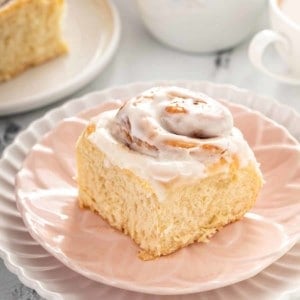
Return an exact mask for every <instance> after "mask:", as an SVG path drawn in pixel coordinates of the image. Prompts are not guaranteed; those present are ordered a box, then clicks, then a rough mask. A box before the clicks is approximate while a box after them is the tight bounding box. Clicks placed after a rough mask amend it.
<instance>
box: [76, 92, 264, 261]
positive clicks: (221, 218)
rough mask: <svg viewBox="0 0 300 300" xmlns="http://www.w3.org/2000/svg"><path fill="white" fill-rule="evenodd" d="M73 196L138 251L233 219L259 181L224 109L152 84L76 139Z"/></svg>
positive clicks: (200, 234) (194, 237)
mask: <svg viewBox="0 0 300 300" xmlns="http://www.w3.org/2000/svg"><path fill="white" fill-rule="evenodd" d="M77 162H78V183H79V193H80V197H79V203H80V205H81V206H82V207H89V208H90V209H92V210H94V211H97V212H98V213H99V214H100V215H101V216H102V217H103V218H105V219H106V220H108V222H109V224H111V225H112V226H113V227H115V228H117V229H119V230H122V231H124V232H125V233H127V234H129V235H130V236H131V237H132V239H133V240H134V241H135V242H136V243H137V244H138V245H139V246H140V247H141V249H143V251H144V252H142V255H141V256H142V258H143V259H149V258H153V257H157V256H160V255H166V254H169V253H171V252H173V251H175V250H177V249H179V248H181V247H183V246H185V245H188V244H190V243H193V242H194V241H206V240H207V239H208V238H209V237H210V236H211V235H212V234H213V233H215V232H216V231H217V230H218V229H219V228H221V227H222V226H224V225H226V224H228V223H230V222H232V221H234V220H238V219H240V218H241V217H242V216H243V215H244V214H245V212H246V211H247V210H249V209H250V208H251V206H252V205H253V203H254V201H255V199H256V197H257V194H258V192H259V190H260V187H261V184H262V177H261V173H260V170H259V166H258V164H257V162H256V159H255V157H254V154H253V152H252V150H251V149H250V147H249V146H248V144H247V142H246V141H245V139H244V138H243V135H242V133H241V132H240V131H239V129H237V128H236V127H234V124H233V117H232V115H231V113H230V111H229V110H228V109H227V108H226V107H225V106H223V105H222V104H221V103H220V102H218V101H216V100H214V99H212V98H210V97H208V96H207V95H204V94H201V93H196V92H193V91H190V90H187V89H183V88H178V87H155V88H152V89H150V90H147V91H145V92H143V93H141V94H140V95H137V96H136V97H133V98H132V99H129V100H128V101H126V102H125V103H123V104H116V105H115V106H114V107H113V109H109V110H106V111H103V112H102V113H100V114H99V115H98V116H97V117H96V118H95V119H93V120H92V121H91V124H90V125H89V127H88V128H87V129H86V131H85V132H84V133H83V135H82V137H81V138H80V139H79V142H78V145H77Z"/></svg>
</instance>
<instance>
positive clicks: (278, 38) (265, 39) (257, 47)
mask: <svg viewBox="0 0 300 300" xmlns="http://www.w3.org/2000/svg"><path fill="white" fill-rule="evenodd" d="M273 43H280V44H281V45H282V46H283V47H284V48H285V49H286V50H288V49H289V47H290V45H289V41H288V40H287V38H285V37H284V36H283V35H281V34H279V33H277V32H275V31H273V30H269V29H266V30H263V31H261V32H259V33H257V34H256V35H255V36H254V38H253V39H252V41H251V43H250V46H249V51H248V54H249V58H250V60H251V62H252V63H253V65H254V66H255V67H257V68H258V69H259V70H261V71H262V72H264V73H265V74H267V75H269V76H271V77H272V78H275V79H277V80H279V81H282V82H285V83H289V84H293V85H298V84H300V78H295V77H294V78H293V77H289V76H285V75H281V74H276V73H274V72H272V71H270V70H269V69H268V68H267V67H266V66H265V65H264V64H263V61H262V59H263V55H264V52H265V50H266V48H267V47H268V46H269V45H271V44H273Z"/></svg>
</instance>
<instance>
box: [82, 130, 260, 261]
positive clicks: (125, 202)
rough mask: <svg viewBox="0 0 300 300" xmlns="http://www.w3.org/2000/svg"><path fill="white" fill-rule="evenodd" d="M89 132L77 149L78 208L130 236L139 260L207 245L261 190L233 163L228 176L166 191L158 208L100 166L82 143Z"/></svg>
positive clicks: (142, 191) (136, 182)
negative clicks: (95, 215)
mask: <svg viewBox="0 0 300 300" xmlns="http://www.w3.org/2000/svg"><path fill="white" fill-rule="evenodd" d="M90 129H91V128H88V129H87V130H86V131H85V133H83V135H82V136H81V137H80V139H79V140H78V143H77V167H78V186H79V205H80V207H87V208H89V209H90V210H92V211H95V212H97V213H98V214H99V215H100V216H101V217H102V218H103V219H105V220H106V221H107V222H108V223H109V224H110V225H111V226H112V227H114V228H116V229H118V230H120V231H122V232H124V233H125V234H127V235H129V236H130V237H131V238H132V239H133V240H134V241H135V242H136V243H137V244H138V245H139V247H140V249H141V251H140V252H139V257H140V258H141V259H143V260H151V259H154V258H156V257H159V256H162V255H168V254H170V253H173V252H174V251H176V250H178V249H180V248H182V247H185V246H187V245H190V244H192V243H194V242H207V241H208V240H209V239H210V238H211V237H212V236H213V235H214V234H215V233H216V232H217V231H218V230H220V229H221V228H222V227H224V226H225V225H227V224H229V223H231V222H234V221H236V220H239V219H241V218H242V217H243V215H244V214H245V213H246V212H247V211H248V210H250V209H251V207H252V206H253V204H254V202H255V200H256V198H257V194H258V192H259V190H260V188H261V185H262V182H261V177H260V175H259V174H257V171H256V168H255V167H254V166H253V165H251V164H250V165H249V166H247V167H245V168H239V164H237V163H236V162H235V161H234V160H233V163H232V164H231V165H230V171H229V172H228V173H221V174H220V173H219V174H217V175H213V176H210V177H207V178H205V179H202V180H199V181H198V182H195V183H192V184H188V183H185V184H184V185H167V186H166V189H167V197H166V199H165V201H163V202H159V201H158V199H157V196H156V194H155V192H154V190H153V189H152V187H151V185H150V184H149V183H148V182H147V181H145V180H143V179H141V178H139V177H138V176H136V175H135V174H134V173H133V172H131V171H129V170H124V169H120V168H119V167H117V166H112V165H109V166H107V165H106V164H105V160H106V156H105V155H104V154H103V153H102V152H101V151H100V150H99V149H98V148H97V147H96V146H94V145H93V144H92V143H91V142H90V141H89V140H88V139H87V137H88V135H89V134H90V133H91V130H90Z"/></svg>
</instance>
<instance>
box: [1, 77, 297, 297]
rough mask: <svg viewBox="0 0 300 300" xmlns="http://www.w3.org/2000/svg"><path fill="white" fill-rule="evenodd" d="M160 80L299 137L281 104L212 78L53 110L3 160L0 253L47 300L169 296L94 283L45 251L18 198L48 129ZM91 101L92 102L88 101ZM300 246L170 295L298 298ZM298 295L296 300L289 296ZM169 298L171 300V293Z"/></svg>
mask: <svg viewBox="0 0 300 300" xmlns="http://www.w3.org/2000/svg"><path fill="white" fill-rule="evenodd" d="M157 84H172V85H180V86H185V87H188V88H194V89H200V90H202V91H203V92H206V93H207V94H209V95H211V96H213V97H216V98H220V97H223V98H227V99H229V100H231V101H233V102H238V103H242V104H244V105H247V106H249V107H251V108H253V109H256V110H260V111H261V112H263V113H264V114H265V115H267V116H269V117H271V118H272V119H274V120H275V121H277V122H278V123H281V124H282V125H284V126H286V127H287V128H288V129H289V130H290V132H291V133H292V134H293V135H294V136H295V137H296V138H297V139H298V140H299V139H300V128H299V126H297V125H298V124H299V122H300V115H299V114H297V113H296V112H295V111H293V110H292V109H290V108H288V107H286V106H283V105H281V104H279V103H278V102H276V101H274V100H272V99H270V98H266V97H261V96H256V95H255V94H253V93H251V92H249V91H245V90H240V89H237V88H234V87H232V86H228V85H216V84H212V83H208V82H190V81H189V82H181V81H180V82H160V83H153V82H152V83H151V82H150V83H138V84H132V85H128V86H123V87H118V88H112V89H109V90H105V91H103V92H100V93H98V95H99V96H98V97H88V98H86V97H84V98H81V99H78V100H75V101H71V102H69V103H67V104H66V105H64V106H62V107H60V108H58V109H55V110H53V111H51V112H49V113H48V114H47V115H46V116H45V117H43V118H42V119H39V120H37V121H36V122H34V123H33V124H32V125H31V126H30V127H29V128H28V129H27V130H26V131H24V132H23V133H22V134H20V135H19V136H18V137H17V138H16V140H15V142H14V143H13V144H12V145H11V146H10V147H8V148H7V150H6V151H5V152H4V154H3V158H2V160H1V161H0V250H1V251H0V252H1V256H2V257H3V259H4V261H5V264H6V265H7V267H8V268H9V269H10V270H11V271H12V272H14V273H16V274H17V275H18V277H19V278H20V280H21V281H22V282H23V283H25V284H26V285H28V286H30V287H32V288H34V289H36V290H37V292H38V293H39V294H41V295H42V296H43V297H45V298H48V299H108V300H115V299H123V300H127V299H128V300H129V299H133V300H137V299H139V300H141V299H142V300H144V299H145V300H146V299H155V300H156V299H157V300H158V299H160V300H161V299H164V297H162V296H149V295H148V296H147V295H143V294H137V293H133V292H128V291H124V290H119V289H115V288H112V287H108V286H105V285H103V284H100V283H97V282H94V281H91V280H89V279H87V278H84V277H83V276H81V275H79V274H77V273H76V272H74V271H71V270H70V269H68V268H67V267H65V266H64V265H63V264H62V263H60V262H59V261H58V260H56V259H55V258H54V257H53V256H51V255H50V254H49V253H48V252H46V251H45V250H44V249H43V248H42V247H41V246H40V245H39V244H38V243H37V242H35V241H34V240H33V239H32V238H31V236H30V235H29V233H28V232H27V230H26V228H25V226H24V224H23V222H22V219H21V218H20V215H19V213H18V211H17V210H16V203H15V197H14V178H15V175H16V173H17V171H18V169H19V168H20V167H21V165H22V162H23V160H24V158H25V157H26V155H27V153H28V152H29V150H30V149H31V147H32V145H33V144H35V143H36V141H37V140H38V139H40V138H41V137H42V136H43V135H44V134H45V133H46V132H48V131H49V130H50V129H51V128H53V127H54V126H56V124H57V122H58V121H59V120H61V119H63V118H64V117H69V116H72V115H74V114H76V113H78V112H79V111H81V110H83V109H85V108H88V107H91V106H93V105H96V104H97V103H99V101H101V100H106V99H110V98H115V97H118V95H120V94H122V95H126V93H129V92H130V94H132V93H133V91H135V92H139V91H141V90H143V89H146V88H149V87H150V86H153V85H157ZM88 99H91V100H88ZM87 100H88V101H87ZM299 286H300V244H299V243H298V244H297V245H296V246H294V247H293V249H292V250H291V251H290V252H289V253H287V254H286V255H285V256H284V257H283V258H281V259H280V260H278V261H277V262H275V263H274V264H273V265H272V266H270V267H268V268H267V269H265V270H264V271H262V272H261V273H260V274H259V275H257V276H255V277H253V278H251V279H248V280H245V281H243V282H240V283H237V284H235V285H231V286H228V287H226V288H221V289H217V290H213V291H209V292H205V293H201V294H194V295H188V296H179V297H178V298H176V297H175V296H172V298H171V299H185V300H194V299H199V298H200V296H201V299H202V296H203V298H205V299H214V300H215V299H216V300H218V299H223V300H224V299H225V300H227V299H243V300H244V299H249V300H250V299H260V300H265V299H270V300H271V299H274V300H275V299H280V300H281V299H299V297H300V290H299ZM290 295H293V298H291V297H290ZM165 299H170V298H168V297H166V298H165Z"/></svg>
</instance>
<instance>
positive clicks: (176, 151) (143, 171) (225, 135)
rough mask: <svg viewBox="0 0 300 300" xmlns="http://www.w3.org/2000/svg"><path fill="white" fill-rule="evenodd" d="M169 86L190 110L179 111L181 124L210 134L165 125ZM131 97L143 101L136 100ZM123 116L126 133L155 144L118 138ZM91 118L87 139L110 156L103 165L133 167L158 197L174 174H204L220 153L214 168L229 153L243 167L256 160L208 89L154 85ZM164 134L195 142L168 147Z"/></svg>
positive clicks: (179, 176)
mask: <svg viewBox="0 0 300 300" xmlns="http://www.w3.org/2000/svg"><path fill="white" fill-rule="evenodd" d="M170 91H171V92H172V93H176V94H177V96H178V97H176V98H175V99H176V103H180V105H183V106H184V108H185V109H186V110H187V111H188V113H187V116H185V117H186V119H184V118H183V116H182V117H181V118H182V119H181V121H180V125H181V128H180V130H181V131H182V132H185V133H189V132H190V130H191V128H193V131H194V130H201V133H203V132H205V136H207V135H213V136H214V137H212V138H193V137H189V136H185V135H179V134H174V133H172V132H170V131H168V129H166V128H165V127H163V126H164V125H162V117H161V116H163V115H164V113H163V112H162V111H165V107H166V106H168V104H169V103H170V101H172V100H170V99H168V98H167V93H170ZM187 96H188V97H193V98H197V99H198V98H200V99H202V100H205V102H206V103H208V107H204V106H205V104H203V105H202V104H201V107H200V108H196V109H194V108H193V106H192V104H191V101H192V99H193V98H186V97H187ZM150 97H151V98H150ZM183 98H184V99H183ZM173 99H174V98H173ZM135 101H141V102H138V104H139V105H138V106H135V105H134V103H135ZM183 101H185V102H184V103H183ZM125 117H127V118H128V119H129V121H130V132H129V134H130V136H131V137H135V138H138V139H139V140H141V141H143V142H146V143H149V144H150V145H152V146H154V147H156V148H157V149H150V150H149V149H148V148H147V145H144V144H142V145H135V147H133V145H132V144H131V145H126V143H123V142H122V139H121V141H120V140H119V137H118V134H119V133H120V132H119V129H120V125H122V124H121V122H123V121H124V118H125ZM189 117H190V119H189ZM203 119H204V121H203ZM177 121H178V120H177V119H170V124H171V126H173V127H174V126H175V125H176V122H177ZM92 122H94V123H95V124H96V130H95V131H94V132H93V133H92V134H90V136H89V140H90V141H91V142H92V143H94V144H95V145H96V146H97V147H98V148H99V149H100V150H101V151H102V152H103V153H104V154H105V155H106V157H107V158H106V160H108V161H106V162H105V167H109V166H110V164H111V165H117V166H118V167H120V168H123V169H129V170H132V171H133V172H134V173H135V174H137V175H138V176H139V177H141V178H144V179H146V180H147V181H149V182H150V184H152V186H153V188H154V190H155V192H156V194H157V195H158V198H159V199H161V200H162V199H163V198H164V184H166V183H169V182H171V181H176V180H179V181H180V180H189V181H191V180H199V179H200V178H205V177H206V176H208V175H210V173H209V172H210V171H209V167H210V166H211V165H212V164H214V163H217V162H219V161H220V158H221V157H222V158H223V159H225V160H226V161H227V162H228V164H224V165H223V166H222V167H220V168H218V169H217V171H216V172H227V171H228V169H229V163H230V162H231V161H232V159H233V157H236V158H237V159H238V160H239V163H240V166H241V167H243V166H247V165H248V164H249V162H253V163H254V165H256V160H255V157H254V154H253V152H252V150H251V149H250V147H249V146H248V144H247V142H246V141H245V139H244V138H243V135H242V133H241V132H240V131H239V129H237V128H235V127H233V121H232V116H231V114H230V112H229V111H228V109H227V108H225V107H223V106H222V105H221V104H220V103H218V102H217V101H215V100H212V99H210V98H209V97H208V96H206V95H203V94H198V93H197V94H196V93H193V92H190V91H188V90H184V89H179V88H175V87H171V88H154V89H151V90H149V91H146V92H144V93H143V94H142V95H141V96H138V97H136V98H133V99H131V100H129V101H128V102H127V104H125V106H123V108H122V109H120V110H118V109H112V110H109V111H105V112H103V113H100V114H99V115H98V116H97V118H95V119H94V120H92ZM144 123H145V124H144ZM207 124H209V126H208V125H207ZM114 126H116V128H115V127H114ZM201 126H202V127H201ZM185 127H189V128H185ZM153 128H155V130H156V133H157V135H155V136H154V137H153V136H152V139H151V134H152V133H153ZM169 130H170V129H169ZM124 138H126V136H125V137H124ZM166 139H168V140H170V139H172V140H175V141H180V142H188V143H195V144H196V147H192V148H181V147H169V146H168V145H165V144H164V142H165V140H166ZM203 145H212V146H216V147H218V148H220V149H224V150H225V151H222V152H220V151H217V152H213V151H208V150H203V149H202V146H203Z"/></svg>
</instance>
